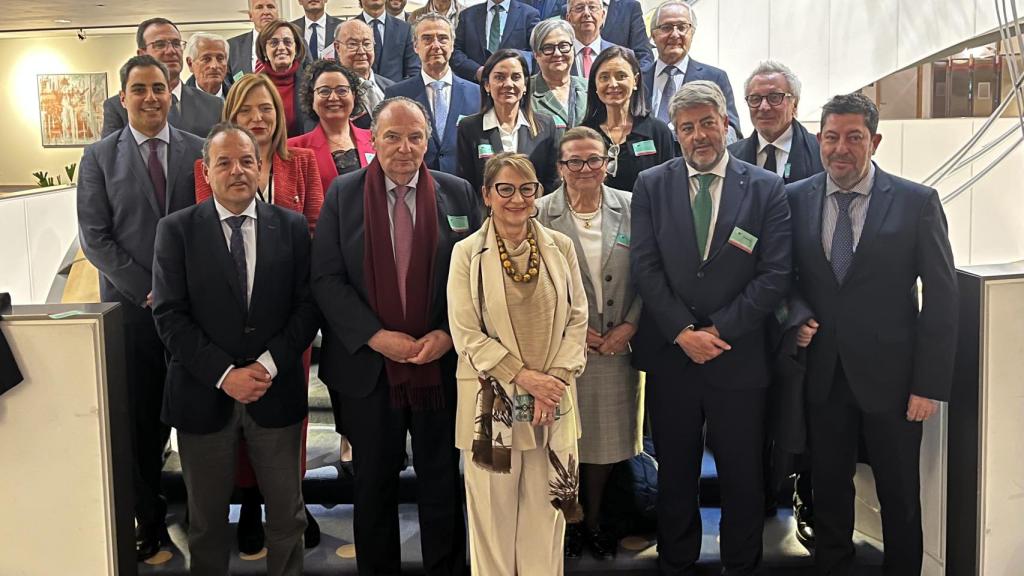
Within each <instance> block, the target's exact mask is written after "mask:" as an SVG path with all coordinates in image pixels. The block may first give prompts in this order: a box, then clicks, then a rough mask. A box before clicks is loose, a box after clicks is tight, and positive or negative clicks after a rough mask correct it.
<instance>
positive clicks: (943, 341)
mask: <svg viewBox="0 0 1024 576" xmlns="http://www.w3.org/2000/svg"><path fill="white" fill-rule="evenodd" d="M825 179H826V175H825V174H824V173H822V174H818V175H816V176H812V177H810V178H807V179H805V180H801V181H800V182H797V183H795V184H790V185H789V186H786V192H787V194H788V196H789V205H790V208H791V210H792V212H793V264H794V273H795V274H794V275H795V289H794V291H793V292H794V296H793V298H792V300H791V305H790V313H791V314H800V313H803V312H804V311H805V310H803V309H802V308H803V307H804V306H807V307H808V308H809V311H810V315H811V316H812V317H813V318H815V319H816V320H817V321H818V323H819V324H820V328H818V333H817V334H815V336H814V339H813V340H811V345H810V346H809V347H808V348H807V376H806V383H807V398H808V401H809V402H811V403H821V402H824V401H825V400H826V399H827V398H828V395H829V391H830V390H831V387H832V381H833V380H834V376H835V366H836V362H839V361H842V365H843V371H844V372H845V373H846V378H847V381H848V382H849V386H850V390H851V391H852V392H853V395H854V397H855V398H856V399H857V403H858V404H859V405H860V407H861V409H863V410H864V411H865V412H881V411H897V412H898V413H903V411H905V410H906V408H907V399H908V398H909V395H910V394H911V393H913V394H917V395H919V396H924V397H925V398H931V399H934V400H949V391H950V387H951V386H952V375H953V361H954V357H955V352H956V331H957V311H958V309H959V305H958V303H957V299H958V289H957V279H956V271H955V269H954V267H953V251H952V249H951V248H950V245H949V230H948V228H947V226H946V217H945V214H944V213H943V211H942V204H941V202H940V201H939V196H938V194H937V193H936V192H935V190H934V189H932V188H928V187H926V186H922V185H920V184H917V183H914V182H911V181H909V180H904V179H902V178H897V177H896V176H892V175H890V174H887V173H885V172H882V171H881V170H880V169H878V168H877V167H876V170H875V182H874V185H873V186H872V188H871V200H870V204H868V211H867V215H866V216H865V218H864V228H863V231H862V232H861V235H860V240H859V242H858V243H857V247H856V252H855V253H854V257H853V264H852V265H851V266H850V269H849V271H848V272H847V274H846V280H844V281H843V284H842V285H840V284H839V283H838V282H836V279H835V275H834V274H833V272H832V266H831V264H830V263H829V261H828V260H827V259H826V258H825V251H824V249H823V248H822V245H821V226H822V223H821V222H822V207H823V203H824V199H825ZM635 202H636V200H635V199H634V205H635ZM634 230H635V227H634ZM918 278H920V279H921V282H922V284H923V285H924V290H923V294H924V306H922V307H920V308H919V307H918V299H917V296H918V293H917V292H918V291H917V280H918Z"/></svg>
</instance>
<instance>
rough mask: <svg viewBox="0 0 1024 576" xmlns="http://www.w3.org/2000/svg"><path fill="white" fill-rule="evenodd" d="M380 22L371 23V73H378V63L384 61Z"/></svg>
mask: <svg viewBox="0 0 1024 576" xmlns="http://www.w3.org/2000/svg"><path fill="white" fill-rule="evenodd" d="M380 27H381V22H380V20H374V21H373V71H374V72H377V73H380V62H381V60H383V59H384V36H383V34H384V33H383V32H381V30H380Z"/></svg>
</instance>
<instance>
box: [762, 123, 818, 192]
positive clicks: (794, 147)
mask: <svg viewBox="0 0 1024 576" xmlns="http://www.w3.org/2000/svg"><path fill="white" fill-rule="evenodd" d="M755 134H756V132H755ZM807 137H808V134H807V132H806V131H805V130H804V129H803V127H802V126H800V123H799V122H797V121H796V119H795V118H794V119H793V143H792V144H791V145H790V147H789V159H788V160H786V162H787V163H788V164H789V170H787V171H784V172H783V173H782V174H783V179H784V180H785V181H786V183H787V184H789V183H790V182H796V181H797V180H799V179H802V177H803V176H805V175H807V174H808V173H809V172H810V170H809V169H808V167H807V160H808V158H807V157H808V156H809V155H810V152H809V151H808V150H807Z"/></svg>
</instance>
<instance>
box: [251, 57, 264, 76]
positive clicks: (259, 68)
mask: <svg viewBox="0 0 1024 576" xmlns="http://www.w3.org/2000/svg"><path fill="white" fill-rule="evenodd" d="M266 68H267V66H266V64H264V63H263V60H260V59H259V58H257V59H256V65H255V66H253V67H252V72H253V74H259V73H260V72H263V71H264V70H265V69H266Z"/></svg>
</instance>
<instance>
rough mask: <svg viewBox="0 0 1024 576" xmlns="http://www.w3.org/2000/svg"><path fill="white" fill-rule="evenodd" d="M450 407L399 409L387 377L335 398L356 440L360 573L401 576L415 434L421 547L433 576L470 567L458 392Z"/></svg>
mask: <svg viewBox="0 0 1024 576" xmlns="http://www.w3.org/2000/svg"><path fill="white" fill-rule="evenodd" d="M445 392H446V393H445V406H444V408H441V409H436V410H422V411H416V410H411V409H395V408H392V406H391V402H390V398H389V389H388V382H387V376H386V375H385V373H384V372H383V371H382V372H381V379H380V380H379V381H378V382H377V386H376V387H375V388H374V390H373V392H371V393H370V395H369V396H367V397H365V398H349V397H344V396H340V395H337V394H335V395H333V396H332V399H334V398H337V399H338V401H339V402H340V404H341V406H340V407H336V410H337V411H340V412H341V415H342V419H343V421H344V430H345V433H346V435H347V436H348V439H349V442H351V443H352V464H353V467H354V468H355V476H356V477H355V502H354V504H355V511H354V516H355V518H354V521H353V525H354V526H353V527H354V529H355V540H356V542H355V543H356V551H357V554H356V563H357V566H358V569H359V574H360V576H385V575H388V576H390V575H396V574H400V573H401V564H402V554H401V540H400V537H399V529H398V471H399V469H400V468H401V466H402V460H403V458H404V457H405V439H406V434H407V433H409V434H411V435H412V452H413V466H414V468H415V470H416V501H417V504H418V506H419V518H420V544H421V547H422V550H423V567H424V572H425V573H426V574H427V575H428V576H435V575H436V576H450V575H461V574H465V573H466V572H467V565H466V523H465V516H464V514H463V500H464V496H463V495H464V488H463V485H462V480H461V478H460V477H459V452H458V450H456V449H455V401H456V399H455V391H454V390H446V391H445Z"/></svg>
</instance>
